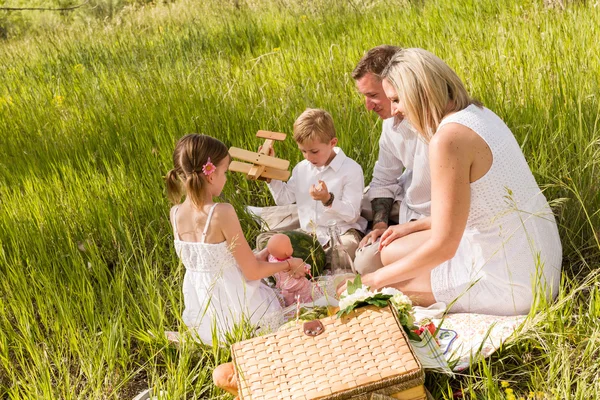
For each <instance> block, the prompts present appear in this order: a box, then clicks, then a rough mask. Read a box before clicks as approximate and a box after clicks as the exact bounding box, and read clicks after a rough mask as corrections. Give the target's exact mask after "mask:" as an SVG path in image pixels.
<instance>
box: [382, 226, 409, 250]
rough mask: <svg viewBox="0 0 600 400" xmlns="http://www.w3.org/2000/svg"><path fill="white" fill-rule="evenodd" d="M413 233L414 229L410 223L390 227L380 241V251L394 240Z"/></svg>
mask: <svg viewBox="0 0 600 400" xmlns="http://www.w3.org/2000/svg"><path fill="white" fill-rule="evenodd" d="M411 233H413V229H412V227H411V223H410V222H407V223H405V224H400V225H393V226H390V227H389V228H387V229H386V230H385V232H383V235H381V240H380V241H379V251H381V250H382V249H383V248H384V247H385V246H387V245H388V244H390V243H392V242H393V241H394V240H396V239H400V238H401V237H404V236H406V235H409V234H411Z"/></svg>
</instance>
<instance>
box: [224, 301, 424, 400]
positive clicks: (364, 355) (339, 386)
mask: <svg viewBox="0 0 600 400" xmlns="http://www.w3.org/2000/svg"><path fill="white" fill-rule="evenodd" d="M321 322H322V323H323V326H324V328H325V330H324V332H323V333H322V334H320V335H319V336H316V337H310V336H306V335H305V334H304V332H303V329H302V324H301V323H300V324H298V325H296V326H291V327H288V328H286V329H284V330H281V331H278V332H275V333H272V334H269V335H265V336H261V337H257V338H254V339H250V340H247V341H244V342H240V343H236V344H234V345H233V346H232V353H233V360H234V362H235V365H236V370H237V376H238V383H239V388H240V397H241V398H242V399H244V400H250V399H252V400H262V399H265V400H267V399H307V400H308V399H350V398H351V399H363V398H364V399H367V398H370V395H368V394H369V393H374V392H377V393H382V394H390V393H395V392H399V391H402V390H405V389H408V388H411V387H414V386H417V385H421V384H423V381H424V373H423V370H422V368H421V365H420V363H419V362H418V360H417V359H416V358H415V356H414V354H413V352H412V349H411V347H410V346H409V345H408V341H407V339H406V336H405V334H404V331H403V330H402V328H400V327H399V325H398V323H397V320H396V317H395V315H394V314H393V312H392V311H391V310H390V308H389V307H385V308H377V307H373V306H369V307H362V308H359V309H357V310H355V311H353V312H352V313H350V314H349V315H347V316H344V317H342V318H339V319H338V318H337V317H336V316H332V317H328V318H324V319H322V320H321Z"/></svg>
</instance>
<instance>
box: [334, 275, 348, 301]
mask: <svg viewBox="0 0 600 400" xmlns="http://www.w3.org/2000/svg"><path fill="white" fill-rule="evenodd" d="M348 282H350V279H345V280H343V281H341V282H340V284H339V285H338V287H337V289H336V290H335V293H336V294H337V298H338V299H339V298H340V296H341V295H342V293H344V290H346V288H347V287H348Z"/></svg>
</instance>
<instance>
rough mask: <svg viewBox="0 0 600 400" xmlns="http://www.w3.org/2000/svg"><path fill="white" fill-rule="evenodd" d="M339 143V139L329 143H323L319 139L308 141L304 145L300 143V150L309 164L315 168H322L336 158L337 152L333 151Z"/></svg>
mask: <svg viewBox="0 0 600 400" xmlns="http://www.w3.org/2000/svg"><path fill="white" fill-rule="evenodd" d="M337 142H338V140H337V138H333V139H331V140H330V141H329V142H327V143H323V142H322V141H320V140H318V139H317V140H306V141H304V142H302V143H298V148H299V149H300V151H301V152H302V155H303V156H304V158H305V159H306V160H308V162H310V163H311V164H312V165H314V166H315V167H322V166H324V165H328V164H329V163H330V162H331V160H333V158H334V157H335V151H333V148H334V147H335V145H336V144H337Z"/></svg>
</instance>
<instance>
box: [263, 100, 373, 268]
mask: <svg viewBox="0 0 600 400" xmlns="http://www.w3.org/2000/svg"><path fill="white" fill-rule="evenodd" d="M294 140H295V141H296V143H297V144H298V148H299V149H300V151H301V152H302V155H303V156H304V160H303V161H301V162H300V163H298V164H297V165H296V166H295V167H294V169H293V170H292V176H291V177H290V179H289V181H288V182H287V183H284V182H282V181H277V180H272V181H271V182H270V183H269V184H268V186H269V190H270V191H271V194H272V195H273V199H274V200H275V203H276V204H277V205H278V206H281V205H286V204H292V203H296V204H297V206H298V218H299V220H300V228H301V230H303V231H305V232H307V233H310V234H313V235H315V236H316V238H317V240H318V241H319V243H321V245H323V246H324V248H325V250H327V248H328V247H329V246H328V242H329V235H328V232H327V224H328V222H329V221H331V220H335V221H336V222H337V226H338V229H339V230H340V234H341V235H340V238H341V240H342V244H343V245H344V248H345V249H346V251H347V252H348V254H349V255H350V257H351V258H352V259H353V260H354V254H355V252H356V249H357V248H358V244H359V243H360V240H361V239H362V237H363V232H364V231H365V228H366V226H367V221H366V220H365V219H364V218H363V217H361V216H360V212H361V200H362V193H363V189H364V176H363V171H362V167H361V166H360V165H358V163H357V162H356V161H354V160H352V159H351V158H349V157H347V156H346V155H345V154H344V152H343V151H342V149H340V148H339V147H336V145H337V143H338V139H337V137H336V135H335V127H334V125H333V119H332V118H331V115H329V113H328V112H326V111H324V110H320V109H311V108H309V109H306V111H304V112H303V113H302V114H301V115H300V116H299V117H298V119H297V120H296V122H295V123H294ZM265 235H267V236H270V235H272V233H271V232H266V233H264V234H261V235H259V238H258V239H257V241H264V240H265V239H268V238H267V237H265Z"/></svg>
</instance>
